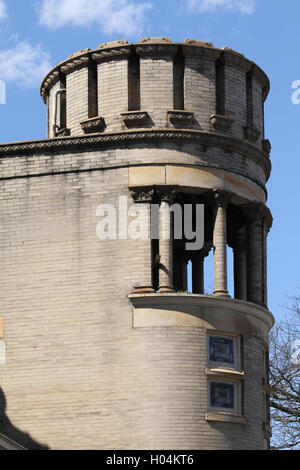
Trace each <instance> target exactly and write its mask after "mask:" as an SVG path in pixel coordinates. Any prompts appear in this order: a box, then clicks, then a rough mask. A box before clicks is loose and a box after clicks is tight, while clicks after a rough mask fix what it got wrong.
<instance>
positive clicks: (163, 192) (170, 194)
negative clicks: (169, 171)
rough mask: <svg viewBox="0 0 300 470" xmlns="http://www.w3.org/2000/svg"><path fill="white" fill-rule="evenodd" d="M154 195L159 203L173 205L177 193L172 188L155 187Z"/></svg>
mask: <svg viewBox="0 0 300 470" xmlns="http://www.w3.org/2000/svg"><path fill="white" fill-rule="evenodd" d="M155 195H156V197H157V199H158V201H159V202H160V203H161V202H167V203H168V204H173V203H174V202H175V201H176V197H177V191H176V189H175V188H174V186H157V187H155Z"/></svg>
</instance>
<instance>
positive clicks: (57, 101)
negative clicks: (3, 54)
mask: <svg viewBox="0 0 300 470" xmlns="http://www.w3.org/2000/svg"><path fill="white" fill-rule="evenodd" d="M269 88H270V85H269V80H268V78H267V76H266V74H265V73H264V72H263V71H262V70H261V69H260V68H259V67H258V66H257V65H256V64H254V63H253V62H252V61H250V60H248V59H247V58H245V57H244V56H243V55H242V54H240V53H239V52H236V51H234V50H232V49H230V48H227V47H224V48H222V49H217V48H215V47H214V45H213V44H212V43H209V42H205V41H199V40H195V39H186V40H185V41H184V43H173V42H172V40H171V39H170V38H168V37H152V38H142V39H141V40H140V42H139V43H135V44H129V43H128V42H127V41H126V40H119V41H112V42H106V43H103V44H100V45H99V46H98V48H97V49H94V50H90V49H82V50H80V51H78V52H75V53H73V54H71V55H69V57H68V58H67V59H66V60H65V61H63V62H60V63H59V64H58V65H57V66H56V67H54V68H53V69H52V70H51V71H50V72H49V73H48V75H47V76H46V77H45V79H44V81H43V83H42V86H41V95H42V98H43V100H44V102H45V103H46V104H47V110H48V137H49V138H52V137H57V136H59V137H64V136H68V135H70V136H81V135H85V134H99V133H100V134H106V133H112V132H120V131H126V130H130V131H133V130H134V129H141V128H145V129H151V128H154V129H185V130H187V129H189V130H191V131H193V132H196V131H198V132H206V133H213V134H219V135H222V136H228V137H232V138H235V139H239V140H241V141H244V142H246V143H247V144H250V145H252V146H253V147H255V148H257V149H258V150H260V151H262V152H264V153H266V154H268V152H269V150H270V148H269V144H268V141H267V140H266V139H265V136H264V101H265V99H266V97H267V95H268V92H269Z"/></svg>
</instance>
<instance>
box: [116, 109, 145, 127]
mask: <svg viewBox="0 0 300 470" xmlns="http://www.w3.org/2000/svg"><path fill="white" fill-rule="evenodd" d="M121 116H122V119H123V122H124V124H125V125H126V126H127V127H133V126H141V125H143V124H146V123H147V121H148V118H149V116H148V113H147V111H128V112H126V113H121Z"/></svg>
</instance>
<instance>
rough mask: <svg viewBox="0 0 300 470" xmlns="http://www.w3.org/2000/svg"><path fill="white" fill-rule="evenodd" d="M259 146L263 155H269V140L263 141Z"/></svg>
mask: <svg viewBox="0 0 300 470" xmlns="http://www.w3.org/2000/svg"><path fill="white" fill-rule="evenodd" d="M261 146H262V149H263V151H264V152H265V153H267V154H268V155H270V152H271V148H272V147H271V142H270V141H269V139H264V140H263V141H262V143H261Z"/></svg>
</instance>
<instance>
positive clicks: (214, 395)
mask: <svg viewBox="0 0 300 470" xmlns="http://www.w3.org/2000/svg"><path fill="white" fill-rule="evenodd" d="M210 406H211V407H213V408H226V409H234V384H229V383H225V382H211V383H210Z"/></svg>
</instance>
